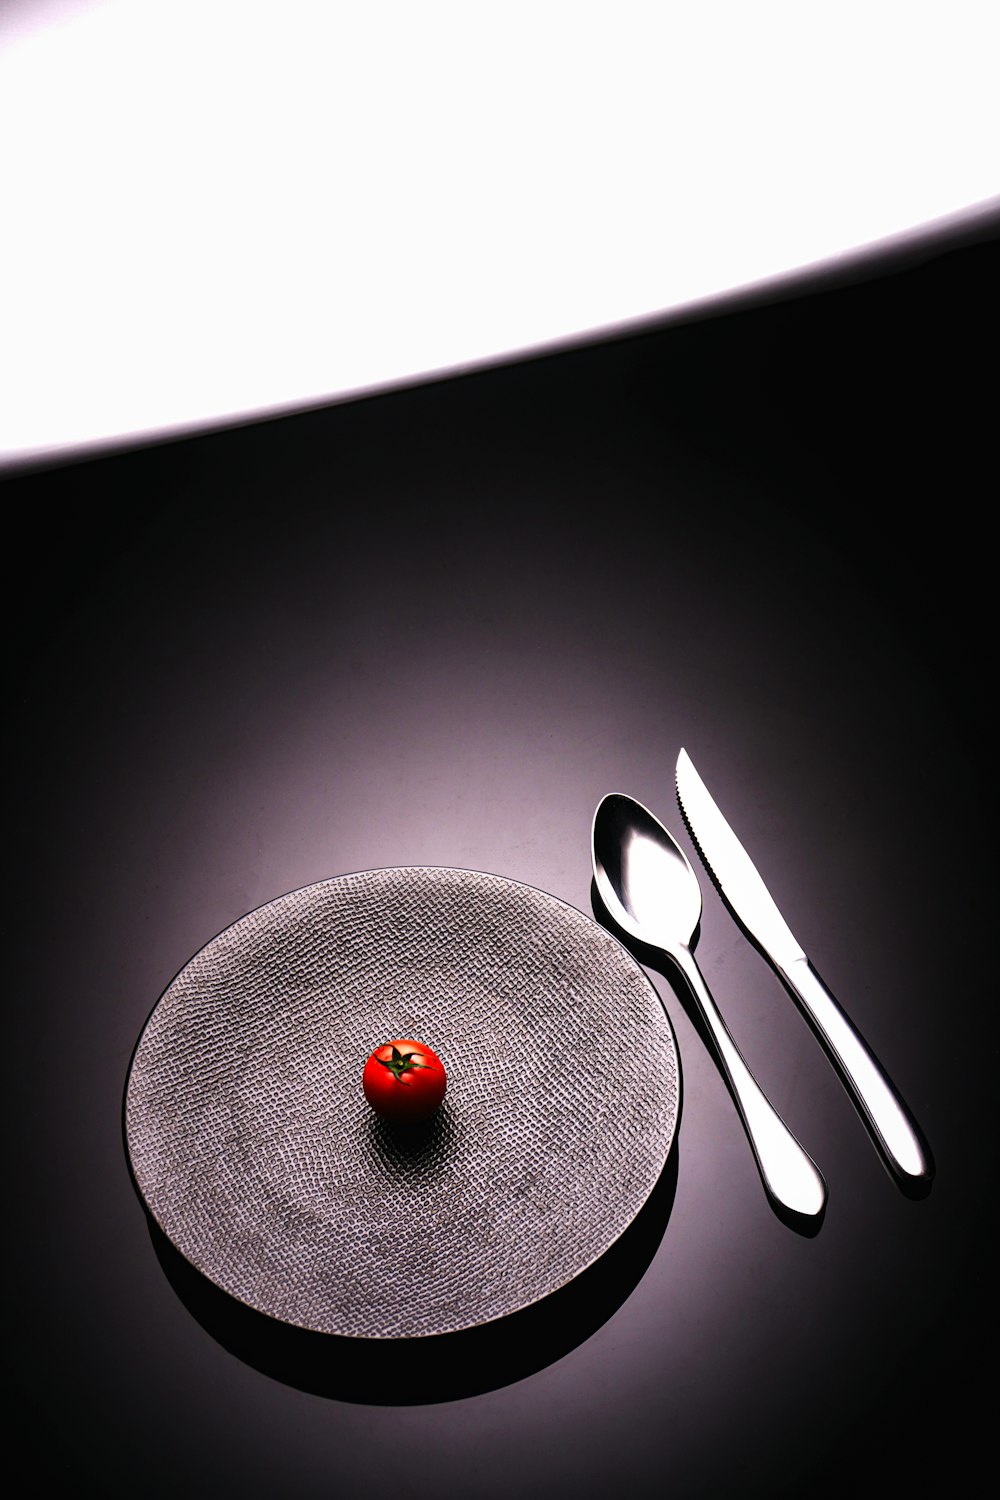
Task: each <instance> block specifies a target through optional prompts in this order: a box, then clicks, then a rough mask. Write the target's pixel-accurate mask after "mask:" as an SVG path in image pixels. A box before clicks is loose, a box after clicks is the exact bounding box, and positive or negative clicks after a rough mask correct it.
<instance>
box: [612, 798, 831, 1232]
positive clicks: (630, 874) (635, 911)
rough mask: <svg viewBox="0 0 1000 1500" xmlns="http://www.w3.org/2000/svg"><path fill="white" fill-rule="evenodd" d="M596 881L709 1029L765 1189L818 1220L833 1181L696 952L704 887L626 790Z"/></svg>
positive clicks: (778, 1202)
mask: <svg viewBox="0 0 1000 1500" xmlns="http://www.w3.org/2000/svg"><path fill="white" fill-rule="evenodd" d="M591 849H592V858H593V868H594V883H595V885H596V886H597V891H598V894H599V896H600V898H601V900H602V902H603V903H604V906H605V908H606V910H607V912H608V915H609V916H610V917H611V919H612V921H613V922H614V923H615V924H616V925H617V926H618V927H619V928H620V929H621V931H622V932H624V933H625V934H627V935H628V936H629V937H631V938H633V939H634V940H635V941H636V942H638V943H641V944H643V945H644V946H645V947H647V948H650V949H652V950H654V951H655V952H659V953H661V954H662V955H664V957H666V958H667V959H668V960H669V961H670V964H671V967H672V968H673V969H674V970H675V971H676V972H677V973H678V974H679V975H680V977H681V979H682V981H683V982H684V983H685V984H686V986H687V988H688V990H689V991H690V993H691V996H692V998H693V999H694V1001H695V1004H696V1005H697V1006H698V1008H699V1010H700V1012H701V1015H702V1018H703V1020H704V1022H705V1024H706V1026H707V1028H708V1031H709V1034H710V1036H711V1038H712V1042H713V1044H714V1047H715V1051H716V1054H717V1057H718V1060H719V1064H720V1066H721V1068H722V1073H723V1076H724V1078H725V1080H726V1083H727V1085H728V1087H729V1090H730V1093H731V1094H732V1096H733V1099H734V1101H735V1103H736V1107H737V1109H738V1110H739V1113H740V1117H741V1119H742V1121H743V1126H744V1129H745V1130H746V1133H747V1137H748V1139H749V1141H750V1146H751V1148H752V1150H753V1153H754V1156H755V1158H756V1161H757V1167H758V1170H759V1172H760V1175H761V1180H762V1181H763V1184H764V1187H765V1190H766V1191H767V1194H768V1196H769V1197H770V1199H771V1200H772V1202H773V1203H774V1204H775V1206H776V1207H777V1208H778V1209H779V1210H780V1211H781V1212H783V1213H785V1214H788V1215H790V1216H792V1217H793V1218H798V1217H801V1218H803V1219H810V1220H815V1219H816V1218H817V1217H818V1216H819V1215H820V1214H821V1213H822V1212H823V1209H824V1207H825V1205H826V1183H825V1182H824V1180H823V1177H822V1174H821V1173H820V1171H819V1169H818V1168H817V1166H816V1163H815V1162H814V1161H813V1160H812V1158H811V1157H810V1156H809V1155H808V1153H807V1152H806V1151H804V1150H803V1148H802V1147H801V1146H800V1145H799V1143H798V1141H797V1140H796V1139H795V1137H794V1135H792V1133H791V1131H790V1130H789V1128H788V1126H787V1125H786V1124H785V1123H784V1121H783V1120H782V1119H781V1117H780V1116H779V1115H778V1113H777V1112H776V1110H775V1109H774V1106H773V1105H772V1104H771V1103H770V1101H769V1100H768V1099H767V1097H766V1096H765V1094H764V1092H763V1090H762V1089H761V1087H760V1085H759V1084H758V1083H757V1080H756V1079H755V1078H754V1076H753V1074H752V1073H751V1072H750V1069H749V1068H748V1067H747V1064H746V1062H745V1061H744V1059H743V1056H742V1054H741V1052H740V1050H739V1048H738V1047H737V1045H736V1043H735V1042H734V1040H733V1038H732V1035H731V1034H730V1031H729V1028H728V1027H727V1025H726V1023H725V1021H724V1020H723V1018H722V1016H721V1015H720V1014H719V1010H718V1007H717V1006H716V1004H715V1001H714V999H713V998H712V995H711V992H710V991H709V988H708V985H707V984H706V983H705V979H704V976H703V975H702V973H701V970H700V969H699V967H698V964H697V962H696V960H695V957H694V954H693V952H692V945H693V943H694V941H695V938H696V936H697V933H698V927H699V924H700V922H701V912H702V896H701V885H700V883H699V881H698V877H697V875H696V874H695V872H694V869H693V868H692V866H691V863H690V861H689V860H688V858H687V856H686V855H685V854H684V852H683V850H682V849H681V848H680V846H679V844H678V843H677V842H676V840H675V839H674V838H673V836H672V834H670V833H668V831H667V829H666V828H664V826H663V824H662V823H661V822H660V821H659V819H658V818H656V817H654V815H653V814H652V813H651V812H650V811H649V809H648V808H646V807H643V805H642V803H641V802H636V801H635V800H634V798H632V797H626V796H624V795H623V794H622V793H621V792H612V793H610V794H609V795H608V796H606V797H604V798H603V799H602V801H601V802H600V803H599V804H598V807H597V811H596V813H595V814H594V825H593V831H592V836H591Z"/></svg>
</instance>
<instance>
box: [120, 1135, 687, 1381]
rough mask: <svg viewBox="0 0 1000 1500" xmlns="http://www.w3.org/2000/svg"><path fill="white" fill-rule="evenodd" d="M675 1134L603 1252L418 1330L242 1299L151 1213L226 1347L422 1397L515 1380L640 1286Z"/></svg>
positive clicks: (301, 1371) (673, 1181) (158, 1239)
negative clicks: (514, 1302)
mask: <svg viewBox="0 0 1000 1500" xmlns="http://www.w3.org/2000/svg"><path fill="white" fill-rule="evenodd" d="M677 1171H678V1144H677V1138H676V1136H675V1138H674V1142H673V1146H672V1148H671V1152H670V1155H669V1157H668V1159H667V1163H666V1166H665V1167H664V1170H663V1172H662V1173H661V1175H660V1178H659V1181H658V1182H657V1184H656V1187H655V1188H654V1189H653V1192H652V1193H651V1194H650V1197H649V1198H648V1199H647V1201H646V1203H645V1204H644V1206H643V1208H642V1209H641V1211H640V1212H639V1214H637V1216H636V1217H635V1219H634V1220H633V1221H632V1223H631V1224H630V1225H629V1227H628V1229H626V1230H625V1232H624V1233H623V1234H622V1235H621V1236H620V1237H619V1238H618V1239H617V1240H616V1241H615V1243H614V1244H613V1245H612V1246H611V1247H610V1248H609V1249H608V1250H607V1252H606V1253H605V1254H604V1255H603V1256H602V1257H601V1258H600V1260H598V1261H596V1262H595V1263H594V1265H592V1266H589V1267H588V1268H587V1270H585V1271H583V1272H581V1273H580V1275H579V1276H577V1277H575V1278H574V1279H573V1280H572V1281H570V1282H568V1283H567V1284H566V1285H565V1286H563V1287H560V1288H559V1290H558V1291H555V1292H553V1293H552V1294H551V1295H550V1296H548V1297H546V1298H544V1299H543V1300H542V1301H541V1302H538V1303H535V1304H533V1305H532V1306H531V1307H526V1308H523V1309H521V1310H520V1311H519V1312H516V1313H512V1314H511V1315H510V1316H508V1317H506V1318H502V1319H499V1320H498V1321H497V1322H495V1323H486V1324H483V1325H481V1326H480V1327H478V1328H470V1329H465V1330H463V1331H461V1332H459V1333H449V1334H439V1335H436V1336H432V1337H428V1338H417V1339H357V1338H341V1337H338V1336H335V1335H331V1334H322V1333H314V1332H312V1331H310V1330H308V1329H304V1328H295V1327H293V1326H292V1325H290V1324H287V1323H281V1322H278V1321H277V1320H275V1319H273V1318H269V1317H266V1316H265V1315H263V1314H261V1313H258V1312H255V1311H254V1310H253V1309H252V1308H249V1307H247V1306H245V1305H244V1304H243V1303H241V1302H238V1301H236V1300H235V1299H234V1298H232V1297H230V1296H229V1295H228V1294H227V1293H226V1292H223V1291H222V1290H221V1289H220V1288H219V1287H217V1286H215V1285H214V1283H213V1282H210V1281H209V1280H207V1278H206V1277H204V1276H202V1274H201V1273H200V1272H199V1271H197V1270H196V1269H195V1268H194V1267H193V1266H192V1265H191V1264H190V1262H189V1261H187V1260H186V1259H185V1258H184V1257H183V1256H182V1255H181V1254H180V1252H179V1251H178V1250H177V1249H175V1247H174V1246H173V1244H172V1243H171V1242H170V1240H168V1239H167V1237H166V1235H164V1233H163V1231H162V1230H161V1229H160V1228H159V1227H158V1226H157V1225H156V1224H155V1223H154V1222H153V1220H151V1219H148V1216H147V1220H148V1224H149V1232H150V1237H151V1239H152V1242H153V1248H154V1250H155V1252H156V1255H157V1257H158V1259H159V1262H160V1265H161V1266H162V1268H163V1271H164V1274H165V1275H166V1277H167V1280H168V1281H169V1283H170V1285H171V1287H172V1288H173V1290H174V1291H175V1292H176V1294H177V1296H178V1297H179V1299H180V1301H181V1302H182V1303H183V1304H184V1306H185V1307H186V1308H187V1310H188V1312H189V1313H190V1314H191V1315H192V1317H194V1318H195V1319H196V1320H197V1322H198V1323H200V1324H201V1326H202V1327H203V1328H204V1329H205V1331H206V1332H207V1333H208V1334H210V1335H211V1337H212V1338H214V1339H215V1340H216V1341H217V1342H218V1343H219V1344H221V1345H222V1347H223V1348H225V1349H227V1350H228V1351H229V1353H230V1354H233V1355H235V1356H236V1358H237V1359H241V1360H242V1361H243V1362H244V1363H245V1364H247V1365H250V1366H251V1367H252V1368H254V1369H256V1370H259V1371H261V1373H262V1374H265V1375H268V1376H270V1377H271V1378H272V1379H273V1380H278V1381H281V1382H282V1383H283V1384H285V1385H289V1386H294V1387H296V1388H297V1389H299V1390H302V1391H306V1392H308V1393H310V1394H312V1395H318V1396H326V1397H329V1398H331V1399H333V1400H337V1401H350V1402H356V1403H359V1404H362V1405H367V1406H426V1405H431V1404H434V1403H437V1402H442V1401H457V1400H461V1399H462V1398H463V1397H467V1396H475V1395H480V1394H482V1393H483V1392H484V1391H490V1390H496V1389H498V1388H499V1387H501V1386H505V1385H511V1384H512V1383H513V1382H515V1381H517V1380H522V1379H523V1378H524V1377H525V1376H527V1375H531V1374H533V1373H534V1372H535V1371H536V1370H541V1369H544V1368H545V1366H546V1365H550V1364H552V1363H554V1361H556V1360H557V1359H560V1358H562V1356H563V1355H565V1354H568V1353H569V1352H570V1350H572V1349H574V1348H576V1347H577V1346H578V1345H580V1344H582V1343H584V1342H585V1340H586V1339H588V1338H589V1337H590V1336H591V1334H593V1333H595V1332H596V1331H597V1329H598V1328H600V1327H601V1325H602V1324H603V1323H605V1322H607V1320H608V1319H609V1318H610V1317H611V1316H612V1314H613V1313H614V1312H615V1311H616V1310H617V1309H618V1308H619V1307H620V1306H621V1305H622V1303H623V1302H624V1301H625V1300H626V1298H627V1297H628V1296H629V1294H630V1293H631V1292H632V1291H633V1290H634V1289H635V1287H636V1286H637V1285H638V1283H639V1281H640V1280H641V1279H642V1277H643V1275H644V1273H645V1272H646V1270H647V1268H648V1266H649V1265H650V1262H651V1261H652V1259H653V1256H654V1255H655V1254H656V1249H657V1246H658V1245H659V1243H660V1241H661V1239H662V1237H663V1233H664V1230H665V1229H666V1226H667V1222H668V1220H669V1218H670V1212H671V1209H672V1207H673V1203H674V1196H675V1193H676V1189H677Z"/></svg>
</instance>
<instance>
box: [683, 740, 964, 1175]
mask: <svg viewBox="0 0 1000 1500" xmlns="http://www.w3.org/2000/svg"><path fill="white" fill-rule="evenodd" d="M676 784H677V799H678V801H679V803H680V809H681V813H682V814H683V817H684V821H685V823H686V825H687V827H688V831H689V832H690V834H691V838H692V840H693V842H694V844H695V847H696V849H697V850H698V853H699V855H700V857H701V859H702V861H703V862H704V864H705V866H706V868H707V869H708V872H709V874H710V875H711V876H712V878H713V880H714V882H715V884H716V885H717V886H718V888H719V890H720V892H721V894H722V897H723V899H724V901H725V902H726V905H727V906H728V907H729V909H730V911H731V912H732V914H733V915H734V916H735V918H736V920H737V921H738V922H739V924H740V925H741V926H742V927H743V928H744V929H745V930H746V931H747V932H748V933H749V934H750V936H751V937H752V938H753V940H754V941H755V943H756V944H757V945H758V946H759V947H760V949H761V950H762V951H763V953H764V956H765V957H766V958H767V959H768V960H769V962H770V963H771V965H772V967H773V968H774V970H775V972H776V973H777V975H778V977H779V978H780V979H781V980H782V982H783V983H784V985H785V988H786V989H787V990H788V991H789V992H790V993H791V995H792V998H793V999H794V1000H795V1001H796V1002H797V1003H798V1005H799V1007H800V1009H801V1010H802V1012H803V1014H804V1015H805V1017H806V1020H807V1021H808V1022H809V1023H810V1024H811V1026H812V1028H813V1030H814V1031H815V1033H816V1035H817V1036H818V1038H819V1040H820V1042H821V1043H822V1044H823V1046H824V1048H825V1049H826V1052H827V1055H828V1056H829V1058H830V1061H831V1062H832V1063H833V1065H834V1067H835V1069H836V1070H837V1072H838V1074H839V1076H840V1078H841V1081H842V1082H843V1084H844V1086H845V1087H846V1089H847V1091H848V1093H849V1095H850V1097H851V1099H852V1101H853V1103H854V1105H855V1108H856V1109H857V1111H858V1113H859V1115H860V1116H861V1119H862V1120H863V1122H864V1124H865V1125H866V1126H867V1128H868V1132H869V1134H870V1136H871V1138H872V1141H873V1142H874V1144H875V1146H876V1148H877V1149H878V1150H879V1152H880V1154H881V1156H882V1159H883V1161H884V1163H885V1165H886V1167H887V1168H888V1169H889V1171H890V1173H891V1175H892V1176H893V1177H894V1179H895V1180H896V1182H897V1183H898V1184H899V1185H900V1187H902V1188H903V1189H904V1191H906V1192H909V1193H914V1194H916V1193H919V1192H922V1191H925V1190H926V1189H927V1187H928V1186H929V1185H930V1182H931V1180H932V1179H933V1176H934V1165H933V1161H932V1158H931V1153H930V1149H929V1147H928V1145H927V1142H926V1140H925V1138H924V1136H923V1133H922V1132H921V1130H920V1127H919V1126H918V1125H917V1123H916V1121H915V1120H914V1118H913V1116H912V1115H911V1113H910V1111H909V1110H908V1109H907V1107H906V1105H905V1104H904V1103H903V1101H902V1099H901V1098H900V1096H899V1094H898V1092H897V1091H896V1088H895V1087H894V1085H893V1084H892V1082H891V1081H890V1079H889V1078H888V1076H887V1075H886V1073H885V1071H884V1069H883V1068H882V1065H881V1063H880V1062H879V1061H878V1059H877V1058H876V1057H875V1054H874V1053H873V1052H872V1050H871V1048H870V1047H869V1046H868V1044H867V1042H866V1041H865V1040H864V1038H863V1037H862V1036H861V1034H860V1032H859V1031H858V1030H857V1028H856V1026H855V1025H854V1024H853V1022H852V1021H851V1020H849V1018H848V1016H847V1015H846V1013H845V1012H844V1010H843V1009H842V1007H841V1006H840V1004H839V1002H838V1001H837V1000H836V999H835V998H834V996H833V995H832V993H831V992H830V990H829V989H828V988H827V986H826V984H825V983H824V982H823V980H822V979H821V978H820V976H819V974H818V973H817V972H816V969H815V968H814V967H813V965H812V963H811V962H810V960H809V958H808V957H807V955H806V953H805V950H804V949H803V947H802V945H801V944H800V943H799V942H798V941H797V939H796V938H795V936H794V934H793V933H792V931H791V928H790V927H789V926H788V923H787V922H786V921H785V919H784V917H783V916H782V915H781V912H780V911H779V909H778V906H777V903H776V902H775V900H774V898H773V896H772V895H771V893H770V891H769V890H768V888H767V886H766V885H765V884H764V881H763V879H762V878H761V875H760V872H759V871H758V870H757V868H756V866H755V865H754V863H753V861H752V859H751V858H750V856H749V854H748V853H747V851H746V850H745V849H744V847H743V845H742V844H741V843H740V841H739V839H738V838H737V836H736V834H735V833H734V832H733V830H732V828H731V827H730V825H729V823H728V821H727V820H726V817H725V815H724V814H723V813H722V812H721V810H720V809H719V807H718V805H717V804H716V802H715V800H714V798H713V797H712V795H711V793H710V792H709V790H708V788H707V787H706V785H705V783H704V782H703V781H702V779H701V777H700V776H699V774H698V772H697V771H696V770H695V766H694V762H693V761H692V760H691V757H690V756H689V755H688V753H687V751H686V750H684V749H682V750H681V752H680V754H679V755H678V757H677V767H676Z"/></svg>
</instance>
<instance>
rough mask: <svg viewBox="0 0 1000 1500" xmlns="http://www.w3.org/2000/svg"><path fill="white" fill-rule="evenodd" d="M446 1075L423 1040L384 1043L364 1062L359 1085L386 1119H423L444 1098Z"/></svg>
mask: <svg viewBox="0 0 1000 1500" xmlns="http://www.w3.org/2000/svg"><path fill="white" fill-rule="evenodd" d="M447 1084H448V1076H447V1074H446V1073H445V1070H444V1064H443V1063H442V1061H441V1059H440V1058H439V1057H438V1055H437V1053H436V1052H432V1051H431V1049H430V1047H425V1046H424V1045H423V1043H422V1042H414V1041H409V1040H404V1041H395V1042H386V1043H385V1045H384V1046H382V1047H376V1048H375V1051H374V1052H373V1053H372V1054H371V1056H370V1057H369V1059H368V1061H367V1062H366V1063H365V1067H364V1072H363V1073H362V1075H361V1087H362V1088H363V1089H364V1091H365V1098H366V1099H367V1100H368V1103H369V1104H370V1105H371V1106H372V1108H373V1109H375V1110H377V1111H378V1113H379V1114H380V1115H382V1116H383V1117H384V1118H385V1119H387V1120H404V1121H410V1120H426V1119H427V1117H428V1116H429V1115H432V1114H433V1113H434V1111H435V1110H436V1109H437V1107H438V1105H439V1104H440V1103H441V1100H442V1099H443V1098H444V1091H445V1089H446V1087H447Z"/></svg>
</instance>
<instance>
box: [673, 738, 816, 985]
mask: <svg viewBox="0 0 1000 1500" xmlns="http://www.w3.org/2000/svg"><path fill="white" fill-rule="evenodd" d="M675 782H676V786H677V799H678V801H679V803H680V807H681V812H682V813H683V815H684V821H685V823H686V824H687V828H688V832H689V833H690V835H691V838H692V841H693V842H694V844H695V846H696V847H697V850H698V853H699V855H700V856H701V858H702V860H703V861H704V863H705V865H706V867H707V868H708V870H709V873H710V874H711V875H712V877H713V879H714V881H715V882H716V884H717V885H718V887H719V890H720V891H721V893H722V895H723V897H724V898H725V900H726V901H727V902H728V903H729V905H730V906H731V907H732V909H733V911H734V912H735V914H736V916H737V917H738V918H739V920H740V922H741V923H742V924H743V926H744V927H746V929H747V931H748V932H749V933H751V935H752V936H753V937H754V938H755V939H756V941H757V942H758V943H760V944H761V946H762V947H763V948H764V949H765V950H766V951H767V953H768V954H769V955H770V956H771V958H772V959H773V960H774V962H775V963H776V964H778V965H779V966H780V967H781V968H786V967H787V966H788V965H789V964H792V963H795V962H796V961H797V960H798V959H801V958H805V953H804V951H803V949H802V946H801V945H800V943H799V942H798V941H797V940H796V938H795V936H794V934H793V933H792V931H791V928H790V927H789V926H788V923H787V922H786V921H785V919H784V917H783V916H782V915H781V912H780V911H779V910H778V907H777V905H776V903H775V901H774V898H773V896H772V895H771V893H770V891H769V890H768V888H767V886H766V885H765V884H764V881H763V879H762V878H761V875H760V872H759V871H758V869H757V867H756V865H755V864H754V862H753V860H752V859H751V858H750V856H749V854H748V853H747V852H746V850H745V849H744V847H743V845H742V844H741V843H740V841H739V839H738V838H737V837H736V835H735V833H734V832H733V830H732V829H731V828H730V826H729V823H728V822H727V820H726V818H725V816H724V814H723V813H722V812H720V810H719V808H718V806H717V805H716V802H715V799H714V798H713V797H712V794H711V793H710V792H709V790H708V788H707V787H706V786H705V783H704V782H703V781H702V779H701V777H700V776H699V775H698V772H697V771H696V770H695V767H694V762H693V761H692V760H691V757H690V756H689V755H688V753H687V751H686V750H683V749H682V750H681V752H680V754H679V755H678V757H677V767H676V771H675Z"/></svg>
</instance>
